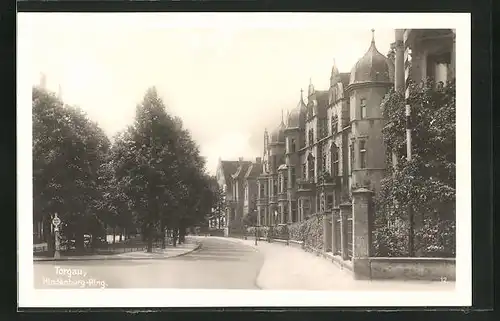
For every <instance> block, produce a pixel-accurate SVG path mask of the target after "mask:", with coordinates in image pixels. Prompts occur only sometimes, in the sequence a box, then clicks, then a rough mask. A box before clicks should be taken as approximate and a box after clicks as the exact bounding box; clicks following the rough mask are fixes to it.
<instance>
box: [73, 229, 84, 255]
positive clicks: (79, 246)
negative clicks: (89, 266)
mask: <svg viewBox="0 0 500 321" xmlns="http://www.w3.org/2000/svg"><path fill="white" fill-rule="evenodd" d="M84 239H85V238H84V236H83V232H82V231H76V233H75V248H76V250H77V251H78V252H80V251H83V250H84V249H85V243H84Z"/></svg>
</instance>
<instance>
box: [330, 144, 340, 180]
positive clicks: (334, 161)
mask: <svg viewBox="0 0 500 321" xmlns="http://www.w3.org/2000/svg"><path fill="white" fill-rule="evenodd" d="M330 152H331V158H330V161H331V166H332V169H331V171H332V177H336V176H339V148H338V147H337V145H335V143H333V144H332V146H331V147H330Z"/></svg>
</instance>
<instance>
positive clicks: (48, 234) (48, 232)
mask: <svg viewBox="0 0 500 321" xmlns="http://www.w3.org/2000/svg"><path fill="white" fill-rule="evenodd" d="M43 224H44V227H43V239H44V241H45V242H47V252H49V253H51V254H53V253H54V250H55V244H54V243H55V238H54V234H53V233H52V227H51V226H52V222H51V221H50V217H48V216H47V217H45V219H44V222H43Z"/></svg>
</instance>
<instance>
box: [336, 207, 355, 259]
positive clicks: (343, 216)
mask: <svg viewBox="0 0 500 321" xmlns="http://www.w3.org/2000/svg"><path fill="white" fill-rule="evenodd" d="M339 207H340V256H341V257H342V259H343V260H348V259H349V254H348V252H347V219H348V217H349V214H350V213H351V210H352V204H350V203H344V204H340V206H339Z"/></svg>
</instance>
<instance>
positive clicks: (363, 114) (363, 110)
mask: <svg viewBox="0 0 500 321" xmlns="http://www.w3.org/2000/svg"><path fill="white" fill-rule="evenodd" d="M359 105H360V107H361V119H365V118H366V99H365V98H361V102H360V104H359Z"/></svg>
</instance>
